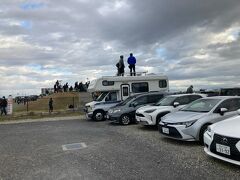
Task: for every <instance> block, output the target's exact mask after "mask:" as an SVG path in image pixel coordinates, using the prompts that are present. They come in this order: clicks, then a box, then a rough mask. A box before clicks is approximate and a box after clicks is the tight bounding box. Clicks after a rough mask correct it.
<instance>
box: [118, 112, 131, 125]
mask: <svg viewBox="0 0 240 180" xmlns="http://www.w3.org/2000/svg"><path fill="white" fill-rule="evenodd" d="M130 122H131V117H130V116H129V115H128V114H123V115H122V116H121V117H120V123H121V124H122V125H128V124H130Z"/></svg>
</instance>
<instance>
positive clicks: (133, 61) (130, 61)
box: [128, 53, 136, 76]
mask: <svg viewBox="0 0 240 180" xmlns="http://www.w3.org/2000/svg"><path fill="white" fill-rule="evenodd" d="M128 64H129V66H128V67H129V69H130V76H132V75H134V76H136V72H135V64H136V58H135V57H134V56H133V54H132V53H130V56H129V58H128Z"/></svg>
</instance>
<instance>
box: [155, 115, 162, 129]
mask: <svg viewBox="0 0 240 180" xmlns="http://www.w3.org/2000/svg"><path fill="white" fill-rule="evenodd" d="M160 121H161V118H160V117H158V118H157V119H156V125H155V126H156V127H158V125H159V122H160Z"/></svg>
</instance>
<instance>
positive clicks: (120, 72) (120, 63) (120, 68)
mask: <svg viewBox="0 0 240 180" xmlns="http://www.w3.org/2000/svg"><path fill="white" fill-rule="evenodd" d="M116 66H117V68H118V73H117V75H118V76H124V68H125V65H124V61H123V55H121V56H120V59H119V61H118V63H117V64H116Z"/></svg>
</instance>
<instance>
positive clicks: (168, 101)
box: [154, 96, 176, 106]
mask: <svg viewBox="0 0 240 180" xmlns="http://www.w3.org/2000/svg"><path fill="white" fill-rule="evenodd" d="M175 99H176V97H174V96H168V97H165V98H163V99H161V100H160V101H158V102H157V103H156V104H154V106H172V104H173V102H174V101H175Z"/></svg>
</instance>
